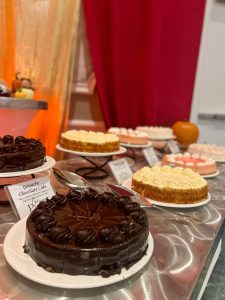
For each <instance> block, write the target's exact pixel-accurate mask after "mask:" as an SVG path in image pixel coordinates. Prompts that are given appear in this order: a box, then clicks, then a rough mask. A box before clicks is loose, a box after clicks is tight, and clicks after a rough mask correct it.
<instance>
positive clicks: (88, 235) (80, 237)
mask: <svg viewBox="0 0 225 300" xmlns="http://www.w3.org/2000/svg"><path fill="white" fill-rule="evenodd" d="M96 239H97V235H96V233H95V232H94V231H93V230H92V229H82V230H79V231H78V232H77V233H76V236H75V241H76V242H78V243H80V244H91V243H93V242H95V241H96Z"/></svg>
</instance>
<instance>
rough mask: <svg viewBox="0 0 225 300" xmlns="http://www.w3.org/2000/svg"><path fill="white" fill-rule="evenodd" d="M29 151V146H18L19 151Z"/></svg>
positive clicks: (30, 147) (30, 148)
mask: <svg viewBox="0 0 225 300" xmlns="http://www.w3.org/2000/svg"><path fill="white" fill-rule="evenodd" d="M31 150H32V146H31V145H30V144H19V151H21V152H29V151H31Z"/></svg>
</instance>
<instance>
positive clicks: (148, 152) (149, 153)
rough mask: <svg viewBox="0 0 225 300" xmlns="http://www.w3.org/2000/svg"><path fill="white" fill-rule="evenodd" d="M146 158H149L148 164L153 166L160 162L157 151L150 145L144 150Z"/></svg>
mask: <svg viewBox="0 0 225 300" xmlns="http://www.w3.org/2000/svg"><path fill="white" fill-rule="evenodd" d="M142 152H143V154H144V157H145V159H146V160H147V162H148V164H149V165H150V166H151V167H152V166H154V165H155V164H157V163H158V162H159V159H158V157H157V156H156V154H155V151H154V149H153V148H152V147H148V148H145V149H143V150H142Z"/></svg>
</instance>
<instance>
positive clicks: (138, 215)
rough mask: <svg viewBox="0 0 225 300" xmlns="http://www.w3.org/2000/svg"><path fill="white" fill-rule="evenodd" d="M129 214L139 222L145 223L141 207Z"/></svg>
mask: <svg viewBox="0 0 225 300" xmlns="http://www.w3.org/2000/svg"><path fill="white" fill-rule="evenodd" d="M130 216H131V217H132V218H133V219H134V220H135V221H136V222H137V223H139V224H144V223H145V218H146V217H145V214H144V212H143V210H142V209H137V210H135V211H132V212H131V213H130Z"/></svg>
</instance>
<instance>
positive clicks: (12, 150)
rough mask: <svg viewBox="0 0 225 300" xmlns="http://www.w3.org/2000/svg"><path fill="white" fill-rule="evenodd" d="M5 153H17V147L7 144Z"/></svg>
mask: <svg viewBox="0 0 225 300" xmlns="http://www.w3.org/2000/svg"><path fill="white" fill-rule="evenodd" d="M4 151H5V153H15V152H16V151H17V147H16V146H13V145H6V146H5V147H4Z"/></svg>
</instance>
